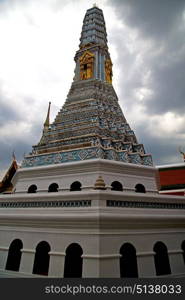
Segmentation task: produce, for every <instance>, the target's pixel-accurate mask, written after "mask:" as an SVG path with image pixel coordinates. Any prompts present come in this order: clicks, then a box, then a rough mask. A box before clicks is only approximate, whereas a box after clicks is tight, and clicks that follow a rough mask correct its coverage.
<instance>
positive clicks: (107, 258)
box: [100, 254, 121, 278]
mask: <svg viewBox="0 0 185 300" xmlns="http://www.w3.org/2000/svg"><path fill="white" fill-rule="evenodd" d="M120 257H121V255H120V254H104V255H100V278H120Z"/></svg>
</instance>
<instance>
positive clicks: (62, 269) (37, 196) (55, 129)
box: [0, 7, 185, 278]
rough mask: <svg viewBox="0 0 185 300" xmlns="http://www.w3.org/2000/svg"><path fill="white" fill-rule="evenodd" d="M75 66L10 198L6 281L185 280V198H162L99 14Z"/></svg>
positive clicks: (5, 224) (3, 264)
mask: <svg viewBox="0 0 185 300" xmlns="http://www.w3.org/2000/svg"><path fill="white" fill-rule="evenodd" d="M66 51H67V49H66ZM75 63H76V66H75V75H74V79H73V82H72V85H71V88H70V91H69V94H68V96H67V99H66V102H65V104H64V105H63V107H62V109H61V110H60V111H59V113H58V115H57V116H56V119H55V120H54V122H53V123H52V124H50V122H49V113H50V104H49V108H48V112H47V117H46V121H45V123H44V128H43V133H42V137H41V139H40V142H39V143H38V144H37V145H35V146H33V150H32V152H31V153H30V154H29V155H27V156H25V158H24V161H23V163H22V166H21V168H19V169H18V170H17V171H16V173H15V175H14V177H13V180H12V183H13V193H12V194H9V195H2V194H1V195H0V225H1V226H0V277H5V276H6V277H15V276H16V277H17V276H19V277H34V276H38V275H39V276H46V275H48V276H50V277H91V278H92V277H120V276H121V277H137V276H139V277H155V276H158V275H167V276H168V275H169V274H170V273H172V275H173V274H174V275H175V276H176V277H177V276H180V275H179V274H181V275H182V274H183V273H184V262H183V256H182V252H183V251H185V250H180V247H181V246H180V245H181V244H182V241H183V239H184V234H185V230H184V228H185V216H184V209H185V199H182V198H183V197H174V196H163V195H159V194H158V176H157V174H158V171H157V170H156V168H155V167H153V166H152V158H151V155H150V154H146V153H145V150H144V147H143V145H142V144H139V143H138V141H137V139H136V136H135V134H134V132H133V131H132V130H131V129H130V126H129V124H128V123H127V121H126V119H125V117H124V115H123V113H122V111H121V108H120V106H119V104H118V98H117V95H116V93H115V91H114V88H113V86H112V76H113V73H112V61H111V58H110V54H109V51H108V46H107V34H106V29H105V22H104V17H103V13H102V10H101V9H99V8H97V7H93V8H91V9H88V10H87V12H86V15H85V18H84V21H83V28H82V34H81V38H80V46H79V50H78V51H77V52H76V55H75ZM179 198H180V199H179ZM165 244H166V246H165ZM182 245H184V246H182V247H185V244H182ZM167 248H168V250H169V252H167ZM182 249H184V248H182ZM155 251H156V252H155ZM157 251H158V254H157ZM161 251H162V252H161ZM160 253H162V256H161V257H162V260H160V259H161V258H160V257H159V256H160ZM168 254H169V255H170V265H169V261H168ZM156 255H158V256H157V260H158V261H157V262H156V259H155V257H156ZM163 258H165V260H164V259H163ZM163 261H164V266H163ZM159 262H160V263H159ZM172 275H169V276H172Z"/></svg>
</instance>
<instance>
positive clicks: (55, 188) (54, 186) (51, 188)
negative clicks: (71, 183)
mask: <svg viewBox="0 0 185 300" xmlns="http://www.w3.org/2000/svg"><path fill="white" fill-rule="evenodd" d="M58 188H59V186H58V184H57V183H52V184H50V186H49V188H48V192H49V193H52V192H58Z"/></svg>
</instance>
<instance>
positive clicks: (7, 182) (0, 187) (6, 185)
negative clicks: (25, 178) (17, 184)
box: [0, 159, 18, 194]
mask: <svg viewBox="0 0 185 300" xmlns="http://www.w3.org/2000/svg"><path fill="white" fill-rule="evenodd" d="M17 169H18V164H17V162H16V160H15V159H13V160H12V163H11V165H10V167H9V169H8V170H7V172H6V174H5V175H4V177H3V179H2V181H0V193H6V194H9V193H12V190H13V185H12V183H11V180H12V178H13V176H14V175H15V173H16V171H17Z"/></svg>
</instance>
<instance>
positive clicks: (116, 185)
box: [111, 181, 123, 191]
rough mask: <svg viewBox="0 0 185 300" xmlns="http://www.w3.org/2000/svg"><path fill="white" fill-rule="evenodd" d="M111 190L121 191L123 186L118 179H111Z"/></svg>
mask: <svg viewBox="0 0 185 300" xmlns="http://www.w3.org/2000/svg"><path fill="white" fill-rule="evenodd" d="M111 190H112V191H123V186H122V184H121V183H120V182H119V181H113V182H112V183H111Z"/></svg>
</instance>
